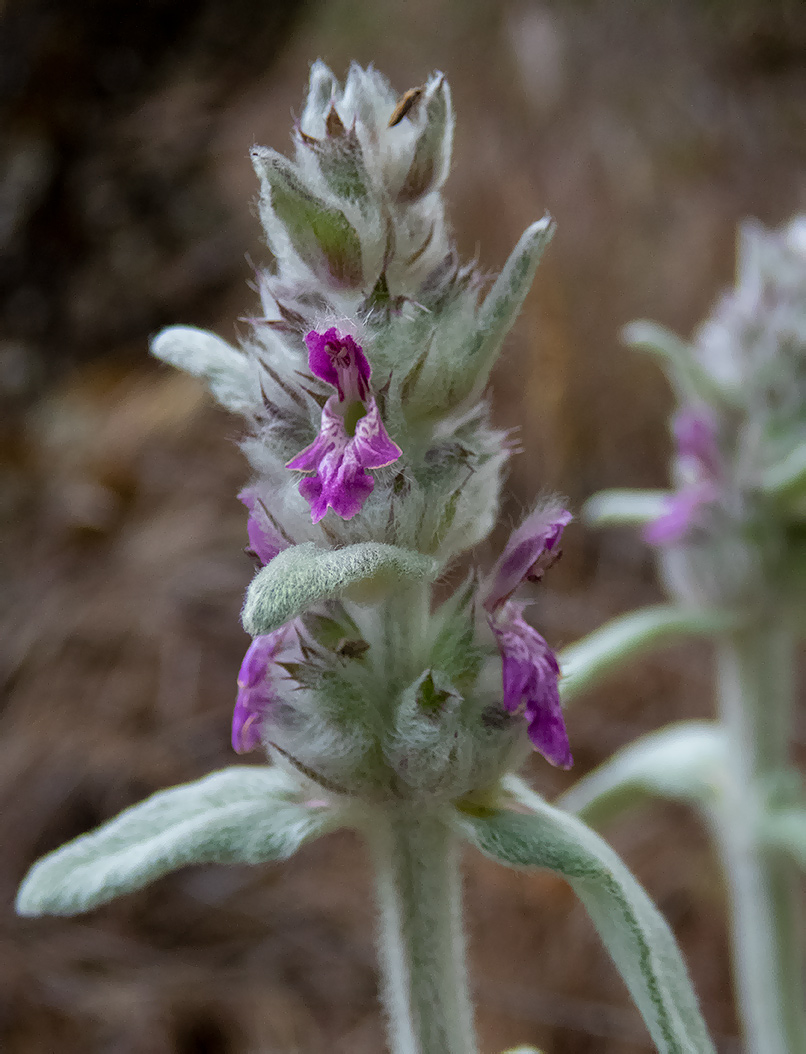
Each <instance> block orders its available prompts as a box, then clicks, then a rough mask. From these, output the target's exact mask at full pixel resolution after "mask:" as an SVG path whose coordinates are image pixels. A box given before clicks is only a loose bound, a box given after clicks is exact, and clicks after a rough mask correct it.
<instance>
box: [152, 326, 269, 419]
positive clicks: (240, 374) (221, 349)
mask: <svg viewBox="0 0 806 1054" xmlns="http://www.w3.org/2000/svg"><path fill="white" fill-rule="evenodd" d="M151 354H152V355H154V356H155V357H156V358H158V359H162V361H163V362H168V363H170V364H171V365H172V366H176V367H177V368H178V369H180V370H185V371H186V372H187V373H192V374H193V376H194V377H201V378H202V379H203V380H205V381H206V382H207V385H208V387H209V389H210V391H211V392H212V394H213V397H214V398H215V399H216V400H217V401H218V402H219V403H221V405H222V406H225V407H226V408H227V409H228V410H234V411H235V412H236V413H237V412H243V411H245V410H249V409H251V408H252V407H253V406H254V404H255V401H256V398H259V396H256V391H257V381H256V378H255V375H254V373H253V369H252V365H251V363H250V361H249V359H248V358H247V356H246V355H244V354H243V352H241V351H238V350H236V349H235V348H233V347H231V345H229V344H227V342H226V341H225V340H222V339H221V338H220V337H217V336H216V335H215V334H214V333H208V332H206V331H205V330H203V329H196V328H195V327H194V326H169V327H168V328H167V329H164V330H162V332H161V333H158V334H157V336H156V337H154V339H153V340H152V341H151Z"/></svg>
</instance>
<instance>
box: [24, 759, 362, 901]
mask: <svg viewBox="0 0 806 1054" xmlns="http://www.w3.org/2000/svg"><path fill="white" fill-rule="evenodd" d="M291 788H292V785H291V783H290V780H289V777H288V776H286V775H285V774H284V773H282V772H281V771H280V770H278V769H273V768H270V767H269V768H266V767H261V768H257V767H254V768H253V767H247V766H243V767H236V768H230V769H224V770H222V771H221V772H216V773H213V774H212V775H211V776H207V777H206V778H205V779H202V780H199V781H197V782H195V783H186V784H184V785H182V786H180V787H173V788H172V789H171V790H166V791H160V792H159V793H157V794H154V795H152V797H150V798H148V799H147V800H146V801H144V802H141V803H140V804H139V805H133V806H132V807H131V808H130V809H126V810H125V811H124V812H122V813H121V814H120V815H119V816H117V817H115V819H113V820H110V821H109V822H108V823H105V824H104V825H103V826H101V827H99V828H98V829H97V830H95V831H91V832H90V833H89V834H85V835H82V836H81V837H80V838H76V839H75V840H74V841H72V842H68V843H67V845H63V846H62V847H61V848H60V849H57V850H55V852H53V853H50V854H49V855H48V856H46V857H43V859H42V860H40V861H39V862H38V863H36V864H34V866H33V867H32V868H31V870H30V871H29V872H28V875H27V876H26V878H25V881H24V882H23V884H22V886H21V887H20V891H19V894H18V896H17V905H16V907H17V911H18V912H19V913H20V914H21V915H75V914H78V913H79V912H82V911H88V910H89V909H90V908H94V907H97V906H98V905H99V904H104V903H106V902H107V901H109V900H112V899H113V898H114V897H117V896H120V895H122V894H124V893H130V892H132V891H133V890H136V889H140V888H141V887H142V886H145V885H147V884H148V883H149V882H152V881H153V880H154V879H156V878H159V877H160V876H161V875H165V874H167V873H168V872H169V871H175V870H176V869H177V868H180V867H184V866H185V865H186V864H200V863H213V862H216V863H247V864H257V863H262V862H264V861H267V860H284V859H286V858H287V857H289V856H291V855H292V853H294V852H295V851H296V850H297V849H298V848H299V847H300V846H301V845H302V844H303V843H304V842H307V841H310V840H311V839H313V838H316V837H317V836H318V835H320V834H324V833H325V832H326V831H328V830H332V829H334V828H335V827H338V826H340V822H341V819H342V818H341V816H340V814H339V813H337V812H334V811H333V810H331V809H326V808H309V807H307V806H305V805H303V804H301V803H300V802H299V801H295V800H294V791H293V789H291Z"/></svg>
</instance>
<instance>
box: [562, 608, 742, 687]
mask: <svg viewBox="0 0 806 1054" xmlns="http://www.w3.org/2000/svg"><path fill="white" fill-rule="evenodd" d="M734 621H735V616H732V615H730V614H729V613H726V612H723V611H701V610H695V609H690V610H688V609H685V608H680V607H677V606H676V605H673V604H657V605H653V606H652V607H646V608H641V609H639V610H638V611H631V612H629V613H628V614H626V615H620V616H619V617H618V618H614V619H612V620H611V621H610V622H608V623H606V625H604V626H602V627H601V628H599V629H597V630H594V631H593V633H590V634H588V636H587V637H583V639H582V640H580V641H577V643H576V644H571V645H569V646H568V647H567V648H564V649H563V651H562V652H561V653H560V656H559V659H560V667H561V669H562V671H563V676H562V680H561V681H560V694H561V695H562V699H563V702H564V703H567V702H569V701H570V700H571V699H574V698H576V696H578V695H581V694H582V693H583V692H585V691H587V690H588V689H589V688H592V687H593V686H594V685H596V684H598V683H599V682H600V681H602V680H604V678H605V677H607V676H608V674H610V673H611V672H612V671H613V670H616V669H618V668H619V667H620V666H622V665H624V663H625V662H626V661H627V660H628V659H633V658H635V657H636V656H637V655H640V654H642V653H643V652H646V651H651V650H652V649H653V648H656V647H662V646H663V645H665V644H671V643H673V642H675V641H677V640H681V639H684V638H685V637H703V636H710V635H713V634H716V633H720V632H722V631H723V630H725V629H727V628H729V627H730V626H731V625H732V623H733V622H734Z"/></svg>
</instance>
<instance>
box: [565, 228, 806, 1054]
mask: <svg viewBox="0 0 806 1054" xmlns="http://www.w3.org/2000/svg"><path fill="white" fill-rule="evenodd" d="M627 337H628V339H631V340H632V342H633V343H636V344H638V345H639V346H643V347H644V348H645V349H647V350H649V351H651V352H653V353H654V354H655V355H657V356H658V358H659V359H660V361H661V363H662V364H663V367H664V371H665V372H666V374H667V377H668V380H669V382H670V385H671V387H672V389H673V390H674V392H675V395H676V397H677V400H678V403H677V407H676V410H675V413H674V415H673V417H672V420H671V430H672V432H673V434H674V438H675V454H674V458H673V461H672V471H671V476H672V480H673V486H672V489H671V490H666V491H661V490H655V491H652V490H640V491H639V490H621V491H620V490H607V491H600V492H599V493H598V494H595V495H594V496H593V497H591V498H590V499H589V500H588V501H587V502H586V503H585V506H584V515H585V517H586V519H587V521H588V522H589V523H594V524H599V525H600V526H604V525H614V524H632V525H633V526H635V525H636V524H643V526H644V529H643V540H644V541H645V542H647V543H649V544H650V545H653V546H655V547H656V552H657V554H658V570H659V577H660V579H661V581H662V582H663V584H664V586H665V589H666V591H667V592H668V594H669V596H670V601H671V602H670V603H669V604H668V605H651V606H649V607H645V608H640V609H638V610H637V611H634V612H631V613H629V614H626V615H621V616H619V617H617V618H615V619H614V620H612V622H610V623H607V624H606V625H604V626H602V627H600V628H598V629H596V630H594V631H593V633H592V634H590V635H589V636H588V637H586V638H584V639H583V640H582V641H578V642H577V643H575V644H573V645H571V647H570V648H568V649H567V650H566V651H565V652H564V654H563V669H564V673H565V679H564V682H563V684H564V691H565V696H566V701H569V700H570V699H571V698H572V697H573V696H574V695H576V694H578V693H579V692H580V691H582V690H583V689H584V688H586V687H590V686H591V685H592V684H593V683H595V682H596V681H597V679H600V678H601V677H602V676H605V675H606V674H607V673H608V672H609V671H611V670H612V669H614V668H618V667H619V666H620V665H622V664H627V663H629V662H631V661H632V662H635V661H636V658H637V657H638V655H639V654H640V653H641V652H645V651H646V650H647V648H652V647H661V646H663V645H664V644H667V643H668V642H669V641H679V640H680V639H681V638H685V637H687V636H689V635H690V636H694V637H708V638H711V639H712V640H713V644H714V649H715V655H716V662H715V667H716V670H715V686H714V687H715V694H716V701H715V707H714V710H715V715H714V719H712V720H710V721H702V720H698V721H683V722H681V721H678V722H675V723H673V724H671V725H666V726H664V727H662V728H661V729H659V730H657V731H654V732H652V733H650V734H649V735H646V736H643V737H641V738H639V739H638V740H637V741H636V742H634V743H631V744H629V745H628V746H627V747H624V748H623V749H622V750H620V751H618V752H616V754H615V755H614V756H613V757H611V758H609V759H608V760H607V761H605V762H604V764H603V765H601V766H600V767H599V768H597V769H595V770H594V771H593V772H591V773H589V774H588V775H587V776H585V777H584V778H583V779H582V780H580V781H579V782H578V783H577V784H575V785H574V786H573V787H572V788H571V789H570V790H569V791H567V792H566V793H565V794H564V795H563V796H562V798H561V802H562V803H563V804H564V805H565V807H566V808H568V809H570V810H572V811H574V812H576V813H578V814H580V815H582V816H584V817H586V818H587V819H589V820H591V821H593V822H594V823H598V824H600V825H601V824H604V825H605V826H606V824H607V821H608V820H609V819H611V818H612V817H613V816H614V815H618V814H619V813H620V812H621V811H623V810H624V809H629V808H630V807H632V806H634V805H636V804H639V803H643V802H644V801H646V799H651V798H652V797H653V796H656V795H657V796H658V797H661V798H663V797H669V798H671V799H673V800H676V801H680V802H683V803H685V804H687V805H689V806H692V807H693V808H694V809H695V810H696V811H697V812H698V813H699V814H700V816H701V817H702V819H703V820H704V821H705V824H706V827H707V828H708V829H709V830H710V833H711V835H712V836H713V838H714V842H715V845H716V848H717V849H718V851H719V854H720V857H721V860H722V864H723V869H724V877H725V883H726V886H727V887H728V890H729V897H728V900H729V915H730V926H731V935H732V956H733V964H734V974H735V986H736V998H737V1004H738V1007H739V1014H740V1019H741V1022H742V1027H743V1036H744V1041H745V1047H746V1049H747V1050H748V1051H750V1052H754V1054H775V1052H777V1054H796V1052H798V1051H806V1003H805V1002H804V967H806V946H805V945H804V936H805V934H804V915H803V899H804V898H803V876H802V870H801V869H802V866H803V862H804V858H806V853H805V852H804V850H806V799H804V793H803V785H802V784H803V780H802V776H801V774H800V771H799V769H798V768H797V766H795V765H793V763H792V739H793V729H794V727H795V722H796V721H797V718H798V714H797V709H798V708H797V699H798V694H799V688H800V683H801V682H800V679H799V677H798V676H797V674H798V668H797V655H798V650H799V647H800V645H801V642H802V639H803V635H804V632H805V631H806V618H804V615H806V588H805V587H806V577H804V569H806V546H804V540H805V538H806V534H805V532H804V525H805V524H806V383H804V382H805V381H806V217H804V216H799V217H797V218H795V219H794V220H793V221H792V222H791V223H789V224H788V225H786V226H784V227H782V228H780V229H779V230H775V231H769V230H765V229H764V228H762V227H760V226H759V225H758V224H755V223H752V224H751V223H747V224H745V225H744V226H743V228H742V230H741V233H740V238H739V245H738V253H737V278H736V284H735V287H734V288H732V289H730V290H729V291H727V292H725V293H724V294H723V295H722V296H721V297H720V298H719V300H718V301H717V303H716V305H715V307H714V309H713V311H712V312H711V314H710V315H709V317H708V318H707V319H706V321H705V322H703V324H702V325H701V326H699V327H698V328H697V330H696V332H695V334H694V336H693V339H692V342H691V343H690V344H689V343H687V342H686V341H683V340H680V339H679V338H678V337H676V336H675V335H674V334H673V333H671V332H670V331H668V330H665V329H663V328H662V327H660V326H656V325H653V324H652V323H649V322H636V323H633V324H631V325H630V326H628V328H627Z"/></svg>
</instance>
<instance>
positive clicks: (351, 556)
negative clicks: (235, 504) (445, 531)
mask: <svg viewBox="0 0 806 1054" xmlns="http://www.w3.org/2000/svg"><path fill="white" fill-rule="evenodd" d="M436 569H437V563H436V561H435V560H434V559H433V558H432V557H430V556H424V555H423V554H422V553H417V552H414V551H413V550H411V549H401V548H399V547H398V546H396V545H385V544H384V543H382V542H360V543H358V544H356V545H346V546H345V547H344V548H343V549H320V548H319V547H318V546H316V545H314V544H313V543H312V542H307V543H306V544H304V545H294V546H291V547H290V548H288V549H285V550H283V552H281V553H280V554H279V556H276V557H275V558H274V559H273V560H272V562H271V563H270V564H267V565H266V567H264V568H263V569H262V570H261V571H259V572H258V573H257V574H256V575H255V577H254V578H253V579H252V582H251V583H250V585H249V589H248V590H247V593H246V602H245V603H244V608H243V613H242V621H243V625H244V629H245V630H246V632H247V633H251V634H252V636H257V635H258V634H260V633H270V632H271V631H272V630H274V629H277V627H278V626H282V625H283V624H284V623H286V622H289V621H290V620H291V619H292V618H295V617H296V616H297V615H300V614H302V612H303V611H305V609H306V608H308V607H310V606H311V604H314V603H316V602H317V601H319V600H328V599H331V598H333V597H339V596H344V595H349V596H350V598H351V599H355V600H370V599H373V597H374V595H375V594H376V593H378V594H379V595H382V593H383V591H385V590H388V589H390V588H392V587H394V586H396V585H398V586H399V585H400V584H401V583H405V582H411V581H416V580H417V579H420V578H426V577H428V576H429V575H432V574H435V573H436Z"/></svg>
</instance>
